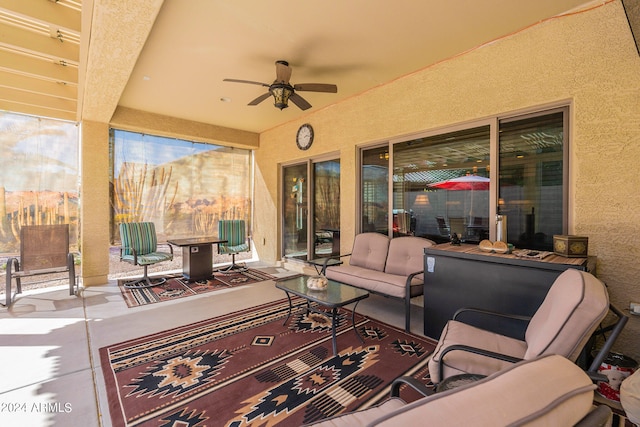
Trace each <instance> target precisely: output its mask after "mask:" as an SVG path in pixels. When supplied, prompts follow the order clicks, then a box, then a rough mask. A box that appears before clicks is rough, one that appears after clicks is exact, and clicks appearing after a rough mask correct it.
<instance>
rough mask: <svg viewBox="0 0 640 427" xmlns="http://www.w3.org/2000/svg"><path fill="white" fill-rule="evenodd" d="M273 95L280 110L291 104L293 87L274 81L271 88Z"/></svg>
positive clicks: (274, 103) (274, 101) (274, 102)
mask: <svg viewBox="0 0 640 427" xmlns="http://www.w3.org/2000/svg"><path fill="white" fill-rule="evenodd" d="M269 92H271V94H272V95H273V105H275V106H276V108H279V109H280V110H282V109H284V108H287V107H288V106H289V97H290V96H291V95H292V94H293V87H291V85H288V84H284V83H274V84H272V85H271V87H270V88H269Z"/></svg>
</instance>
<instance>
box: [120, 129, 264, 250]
mask: <svg viewBox="0 0 640 427" xmlns="http://www.w3.org/2000/svg"><path fill="white" fill-rule="evenodd" d="M110 142H111V144H110V145H111V155H112V171H111V186H112V195H111V200H112V213H113V225H114V229H113V235H114V241H116V240H117V239H116V238H115V236H117V226H118V224H119V223H121V222H125V221H152V222H154V223H155V225H156V230H157V233H158V235H159V236H160V238H161V239H162V240H166V239H167V238H177V237H191V236H194V235H217V233H218V221H219V220H220V219H244V220H245V221H247V222H249V220H250V218H251V197H250V192H251V151H249V150H243V149H238V148H230V147H222V146H217V145H212V144H204V143H196V142H191V141H184V140H179V139H172V138H164V137H158V136H152V135H144V134H140V133H134V132H126V131H121V130H112V131H111V138H110Z"/></svg>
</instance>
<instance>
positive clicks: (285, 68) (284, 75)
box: [276, 61, 291, 83]
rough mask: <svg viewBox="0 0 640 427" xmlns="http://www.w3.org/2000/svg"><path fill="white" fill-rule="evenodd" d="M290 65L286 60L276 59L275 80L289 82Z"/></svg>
mask: <svg viewBox="0 0 640 427" xmlns="http://www.w3.org/2000/svg"><path fill="white" fill-rule="evenodd" d="M290 78H291V67H289V63H288V62H287V61H276V81H278V82H283V83H289V79H290Z"/></svg>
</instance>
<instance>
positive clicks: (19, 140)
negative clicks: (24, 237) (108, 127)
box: [0, 112, 79, 254]
mask: <svg viewBox="0 0 640 427" xmlns="http://www.w3.org/2000/svg"><path fill="white" fill-rule="evenodd" d="M0 134H1V135H2V153H3V155H2V156H1V157H0V162H1V163H0V168H1V170H2V184H0V214H1V216H0V220H1V224H0V248H1V249H0V252H2V253H5V254H15V253H17V252H18V251H19V249H20V241H19V239H20V237H19V236H20V228H21V227H22V226H23V225H39V224H69V229H70V236H69V239H70V246H71V248H72V250H77V237H78V206H79V204H78V194H79V191H78V183H79V169H78V127H77V126H76V124H75V123H71V122H65V121H62V120H53V119H45V118H42V117H33V116H27V115H21V114H12V113H6V112H0Z"/></svg>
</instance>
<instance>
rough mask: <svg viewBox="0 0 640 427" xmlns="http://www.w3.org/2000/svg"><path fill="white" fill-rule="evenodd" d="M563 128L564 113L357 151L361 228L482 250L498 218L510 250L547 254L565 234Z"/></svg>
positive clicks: (562, 110) (563, 110) (508, 120)
mask: <svg viewBox="0 0 640 427" xmlns="http://www.w3.org/2000/svg"><path fill="white" fill-rule="evenodd" d="M567 129H568V108H567V107H563V108H558V109H555V110H549V111H543V112H539V113H535V114H529V115H526V116H517V117H508V118H501V119H497V118H496V119H488V120H486V121H485V122H484V123H480V124H477V125H475V126H470V127H460V128H458V129H455V130H451V131H444V132H437V133H433V134H426V135H425V136H421V137H416V138H412V139H409V140H402V141H398V142H394V143H390V144H389V145H388V146H384V147H377V148H367V149H363V150H362V151H361V153H362V154H361V155H362V157H361V159H362V160H361V165H362V168H361V172H362V175H361V182H362V189H361V190H362V191H361V194H362V196H361V200H360V209H361V211H362V221H361V224H360V229H361V231H377V232H381V233H385V234H389V235H391V236H393V237H398V236H408V235H410V236H421V237H426V238H429V239H432V240H435V241H437V242H446V241H450V240H451V239H452V237H453V236H454V234H455V236H456V237H457V238H460V239H461V240H462V241H466V242H470V243H478V242H479V241H481V240H483V239H489V238H493V239H495V238H496V236H497V232H496V215H498V214H499V215H501V218H502V219H503V223H506V224H507V227H506V230H507V232H506V239H507V241H508V242H509V243H512V244H514V245H515V246H516V247H519V248H533V249H538V250H552V244H553V235H554V234H564V233H566V231H567V228H568V224H567V216H568V215H567V206H568V202H567V199H568V197H567V176H568V173H567V171H568V162H567V157H568V155H567V153H568V149H567V147H568V143H567V141H566V135H567V134H568V132H567ZM389 160H391V161H392V170H393V174H392V178H391V180H392V183H391V185H390V186H389V185H388V179H389V178H388V177H389V172H388V167H387V166H386V164H387V163H388V161H389ZM492 166H493V167H494V168H495V169H496V172H494V173H492V169H491V168H492ZM385 186H386V187H385ZM387 200H391V201H392V207H391V208H390V209H389V208H388V207H387V206H386V205H387ZM372 218H373V220H372ZM382 218H387V220H386V221H385V220H384V219H382ZM389 218H390V220H389ZM385 223H386V224H388V226H390V227H392V230H391V231H389V230H388V227H387V226H383V224H385Z"/></svg>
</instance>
